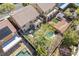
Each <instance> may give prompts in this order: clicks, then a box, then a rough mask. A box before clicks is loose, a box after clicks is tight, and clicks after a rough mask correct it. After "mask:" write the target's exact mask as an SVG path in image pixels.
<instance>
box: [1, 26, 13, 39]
mask: <svg viewBox="0 0 79 59" xmlns="http://www.w3.org/2000/svg"><path fill="white" fill-rule="evenodd" d="M11 33H12V31H11V30H10V29H9V28H8V26H6V27H4V28H2V29H0V40H2V39H3V38H4V37H6V36H8V35H9V34H11Z"/></svg>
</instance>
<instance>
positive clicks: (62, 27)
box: [48, 18, 71, 33]
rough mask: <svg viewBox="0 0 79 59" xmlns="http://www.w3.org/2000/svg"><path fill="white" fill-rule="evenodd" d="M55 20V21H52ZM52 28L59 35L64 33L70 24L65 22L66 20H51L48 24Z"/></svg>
mask: <svg viewBox="0 0 79 59" xmlns="http://www.w3.org/2000/svg"><path fill="white" fill-rule="evenodd" d="M53 20H55V21H53ZM48 23H49V24H50V25H51V26H52V27H54V28H55V29H56V30H58V31H59V32H60V33H64V32H65V31H66V29H67V28H68V27H69V25H70V24H71V22H67V20H66V19H64V18H63V19H62V20H60V21H59V20H58V21H57V19H52V21H50V22H48Z"/></svg>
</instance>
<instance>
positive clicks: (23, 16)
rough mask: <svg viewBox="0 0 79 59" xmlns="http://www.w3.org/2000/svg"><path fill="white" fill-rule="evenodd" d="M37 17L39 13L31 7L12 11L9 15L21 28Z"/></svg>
mask: <svg viewBox="0 0 79 59" xmlns="http://www.w3.org/2000/svg"><path fill="white" fill-rule="evenodd" d="M37 16H39V13H38V12H37V11H36V10H35V9H34V8H33V7H32V6H31V5H28V6H26V7H23V8H21V9H19V10H17V11H14V12H12V15H11V17H12V18H13V20H15V21H16V23H17V24H18V25H19V26H20V27H22V26H23V25H25V24H26V23H28V22H29V21H32V20H34V19H35V18H36V17H37Z"/></svg>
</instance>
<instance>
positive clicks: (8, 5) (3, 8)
mask: <svg viewBox="0 0 79 59" xmlns="http://www.w3.org/2000/svg"><path fill="white" fill-rule="evenodd" d="M14 9H15V5H14V4H11V3H3V4H1V5H0V12H2V13H4V12H10V11H12V10H14Z"/></svg>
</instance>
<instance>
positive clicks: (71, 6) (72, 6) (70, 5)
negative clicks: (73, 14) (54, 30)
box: [68, 3, 78, 9]
mask: <svg viewBox="0 0 79 59" xmlns="http://www.w3.org/2000/svg"><path fill="white" fill-rule="evenodd" d="M68 7H69V8H75V9H77V8H78V6H77V5H75V4H74V3H70V4H69V6H68Z"/></svg>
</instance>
